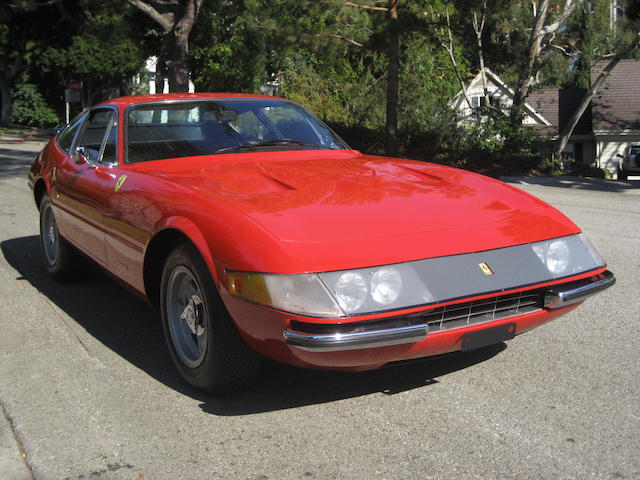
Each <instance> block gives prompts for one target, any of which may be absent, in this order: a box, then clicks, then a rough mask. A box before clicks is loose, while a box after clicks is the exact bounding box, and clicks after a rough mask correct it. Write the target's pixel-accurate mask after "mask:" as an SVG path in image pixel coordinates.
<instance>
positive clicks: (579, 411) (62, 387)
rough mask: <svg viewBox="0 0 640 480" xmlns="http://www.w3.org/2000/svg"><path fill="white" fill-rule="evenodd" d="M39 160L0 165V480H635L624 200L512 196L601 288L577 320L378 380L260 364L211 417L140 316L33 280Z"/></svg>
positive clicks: (635, 189)
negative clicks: (30, 183) (563, 239)
mask: <svg viewBox="0 0 640 480" xmlns="http://www.w3.org/2000/svg"><path fill="white" fill-rule="evenodd" d="M38 148H39V145H38V144H35V143H32V144H30V143H25V144H22V145H0V246H1V250H2V254H1V255H0V298H1V299H2V302H1V303H0V328H1V332H2V333H1V334H0V402H1V406H2V408H3V409H4V415H5V418H1V417H2V415H0V426H1V427H2V428H0V478H1V479H4V480H18V479H20V480H21V479H31V478H35V479H38V480H49V479H52V480H57V479H73V480H80V479H136V480H142V479H145V480H151V479H171V480H173V479H234V480H235V479H255V480H258V479H260V480H266V479H314V478H315V479H367V480H369V479H372V478H375V479H452V478H456V479H493V478H518V479H520V478H522V479H526V478H531V479H545V478H548V479H592V478H603V479H604V478H612V479H640V408H639V406H640V401H639V397H640V395H639V394H640V375H639V370H640V368H639V367H640V357H639V352H640V340H639V335H638V330H639V328H638V327H639V325H638V324H639V316H640V300H639V298H640V295H639V294H638V286H639V285H640V274H639V270H640V269H639V266H640V255H638V251H639V249H640V182H635V184H634V182H631V183H629V184H627V185H626V186H624V185H623V184H619V183H615V182H602V181H584V182H574V181H571V180H563V179H551V180H536V182H538V183H543V184H546V185H527V184H518V186H519V187H521V188H523V189H525V190H527V191H529V192H531V193H533V194H534V195H538V196H540V197H542V198H543V199H545V200H547V201H548V202H550V203H551V204H553V205H555V206H556V207H558V208H559V209H560V210H562V211H563V212H565V213H566V214H568V215H569V216H570V217H571V218H572V219H573V220H574V221H576V223H578V224H579V225H581V226H582V227H583V228H584V230H585V232H586V233H587V235H588V236H589V238H590V239H591V240H592V241H593V243H594V244H595V245H596V246H597V247H598V249H599V250H600V251H601V253H602V254H603V256H605V258H606V259H607V260H608V262H609V265H610V268H611V270H613V271H614V272H615V273H616V275H617V277H618V284H617V285H616V286H615V287H613V288H612V289H610V290H608V291H606V292H604V293H603V294H601V295H600V296H598V297H596V298H594V299H591V300H590V301H588V302H586V303H585V304H584V305H583V306H582V307H581V308H580V309H578V310H577V311H574V312H572V313H571V314H569V315H567V316H565V317H563V318H561V319H559V320H556V321H555V322H552V323H550V324H547V325H545V326H543V327H540V328H538V329H536V330H534V331H532V332H530V333H527V334H525V335H521V336H519V337H517V338H515V339H514V340H512V341H510V342H508V343H507V344H501V345H498V346H496V347H493V348H489V349H485V350H482V351H479V352H473V353H467V354H464V355H462V354H461V355H458V356H452V357H446V358H440V359H435V360H430V361H426V362H422V363H415V364H410V365H405V366H402V367H397V368H389V369H383V370H380V371H376V372H369V373H360V374H346V373H335V372H317V371H304V370H298V369H294V368H290V367H286V366H282V365H275V364H270V365H268V366H267V367H266V368H265V369H264V371H263V372H262V374H261V376H260V378H259V381H258V382H257V384H256V385H255V386H254V387H253V388H251V389H250V390H248V391H246V392H243V393H241V394H237V395H234V396H230V397H225V398H213V397H210V396H207V395H203V394H201V393H199V392H197V391H194V390H193V389H191V388H189V387H187V386H185V384H184V383H183V382H182V381H181V380H180V379H179V377H178V375H177V374H176V372H175V371H174V369H173V367H172V365H171V363H170V361H169V358H168V355H167V354H166V353H165V349H164V346H163V342H162V337H161V329H160V325H159V322H158V321H157V313H156V312H155V311H153V310H152V309H150V308H148V307H146V306H145V305H144V304H143V303H141V302H140V301H139V300H137V299H136V298H134V297H133V296H131V295H130V294H129V293H127V292H126V291H124V290H122V289H121V288H120V287H118V286H117V285H116V284H114V283H113V282H112V281H111V280H109V279H108V278H106V277H105V276H104V275H102V274H100V273H97V272H93V273H91V272H90V273H89V274H87V275H86V278H84V279H83V281H81V282H78V283H73V284H68V285H62V284H58V283H55V282H53V281H52V280H50V279H49V278H48V277H47V275H46V273H45V270H44V268H43V267H42V264H41V260H40V254H39V247H38V238H37V232H38V225H37V213H36V209H35V207H34V204H33V201H32V198H31V193H30V191H29V189H28V187H27V185H26V176H25V174H26V168H27V166H28V164H29V163H30V161H31V159H32V158H33V156H34V152H35V151H36V150H37V149H38ZM512 181H514V182H517V179H515V180H512ZM1 413H2V412H0V414H1ZM2 472H4V473H2Z"/></svg>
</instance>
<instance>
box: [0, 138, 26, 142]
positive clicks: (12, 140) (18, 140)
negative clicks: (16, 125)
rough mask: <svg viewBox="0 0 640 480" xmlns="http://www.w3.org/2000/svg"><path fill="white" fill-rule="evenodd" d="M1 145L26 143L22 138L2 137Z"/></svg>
mask: <svg viewBox="0 0 640 480" xmlns="http://www.w3.org/2000/svg"><path fill="white" fill-rule="evenodd" d="M0 143H24V138H22V137H0Z"/></svg>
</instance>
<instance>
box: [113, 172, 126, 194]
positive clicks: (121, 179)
mask: <svg viewBox="0 0 640 480" xmlns="http://www.w3.org/2000/svg"><path fill="white" fill-rule="evenodd" d="M126 179H127V176H126V175H122V176H121V177H120V178H119V179H118V181H117V182H116V186H115V188H114V189H113V191H114V192H117V191H118V190H120V187H121V186H122V184H123V183H124V181H125V180H126Z"/></svg>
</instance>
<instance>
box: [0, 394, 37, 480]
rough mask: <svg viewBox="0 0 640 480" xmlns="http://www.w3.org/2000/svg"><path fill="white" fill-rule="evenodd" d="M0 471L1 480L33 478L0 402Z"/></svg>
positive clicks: (32, 479) (28, 479)
mask: <svg viewBox="0 0 640 480" xmlns="http://www.w3.org/2000/svg"><path fill="white" fill-rule="evenodd" d="M0 472H2V478H3V480H34V479H35V477H34V476H33V473H32V472H31V470H30V469H29V467H28V466H27V464H26V460H25V457H24V453H23V451H22V448H21V447H20V443H18V440H17V439H16V436H15V434H14V432H13V427H12V425H11V422H10V421H9V419H8V418H7V414H6V413H5V411H4V407H3V406H2V405H1V404H0Z"/></svg>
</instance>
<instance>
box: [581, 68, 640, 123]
mask: <svg viewBox="0 0 640 480" xmlns="http://www.w3.org/2000/svg"><path fill="white" fill-rule="evenodd" d="M607 63H608V62H607V61H601V62H596V63H594V64H593V66H592V67H591V81H592V82H594V81H595V80H596V78H597V77H598V75H599V74H600V72H601V71H602V70H603V69H604V67H605V66H606V65H607ZM592 105H593V129H594V130H595V131H599V130H605V131H611V130H613V131H623V130H640V61H638V60H622V61H620V63H618V65H616V66H615V68H614V69H613V70H612V71H611V73H610V74H609V76H608V77H607V79H606V80H605V81H604V83H603V84H602V86H601V87H600V89H599V90H598V93H596V95H595V96H594V98H593V101H592Z"/></svg>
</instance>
